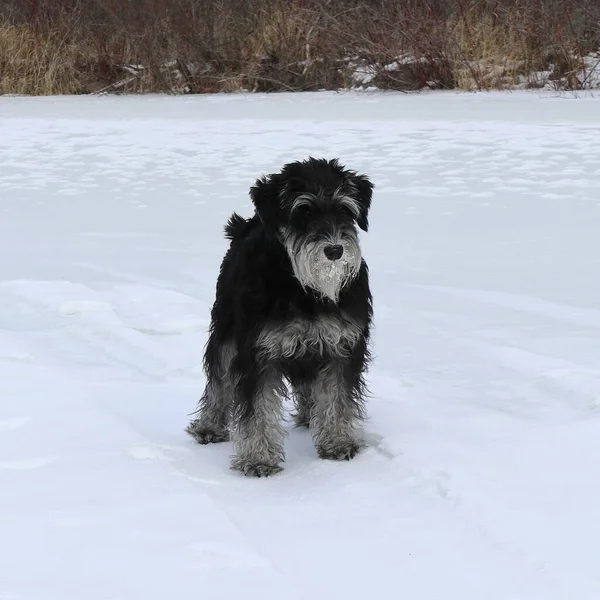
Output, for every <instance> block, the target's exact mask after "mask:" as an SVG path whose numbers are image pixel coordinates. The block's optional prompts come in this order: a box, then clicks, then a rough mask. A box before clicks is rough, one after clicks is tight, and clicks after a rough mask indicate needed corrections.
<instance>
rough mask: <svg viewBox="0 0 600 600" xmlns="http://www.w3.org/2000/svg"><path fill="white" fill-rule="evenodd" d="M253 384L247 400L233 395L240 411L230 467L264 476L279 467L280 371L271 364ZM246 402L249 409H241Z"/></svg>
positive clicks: (282, 386)
mask: <svg viewBox="0 0 600 600" xmlns="http://www.w3.org/2000/svg"><path fill="white" fill-rule="evenodd" d="M240 387H243V386H240ZM257 387H258V389H257V390H256V391H255V394H254V397H253V398H252V401H251V404H248V402H247V401H245V400H244V399H243V398H238V399H237V406H238V408H239V409H240V413H241V414H240V415H239V417H238V418H237V419H236V420H237V423H236V434H235V449H236V452H235V455H234V457H233V459H232V461H231V468H232V469H234V470H235V471H240V472H241V473H243V474H244V475H250V476H253V477H268V476H269V475H274V474H275V473H278V472H279V471H281V470H282V469H283V467H281V463H282V462H283V461H284V447H283V444H284V438H285V430H284V428H283V399H284V398H285V396H286V388H285V384H284V382H283V378H282V375H281V373H279V372H278V371H277V370H276V369H274V368H271V369H269V370H268V371H267V372H266V373H265V374H264V375H263V376H262V377H261V378H260V380H259V383H258V386H257ZM240 393H241V394H243V392H241V391H240ZM249 405H250V406H252V411H251V412H250V413H248V412H244V408H245V407H247V406H249Z"/></svg>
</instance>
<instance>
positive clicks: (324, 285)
mask: <svg viewBox="0 0 600 600" xmlns="http://www.w3.org/2000/svg"><path fill="white" fill-rule="evenodd" d="M282 237H283V245H284V246H285V249H286V250H287V253H288V255H289V257H290V261H291V263H292V268H293V270H294V275H295V276H296V279H298V281H299V282H300V284H301V285H302V287H309V288H312V289H313V290H315V291H316V292H318V293H319V294H321V295H322V296H325V297H327V298H329V299H331V300H333V301H334V302H337V301H338V299H339V296H340V292H341V290H342V289H343V287H344V286H345V285H346V284H347V283H348V282H349V281H351V280H352V279H354V278H355V277H356V276H357V275H358V272H359V270H360V265H361V261H362V254H361V251H360V245H359V243H358V236H357V235H356V233H354V232H353V233H351V234H348V235H347V236H346V237H344V238H339V239H337V238H333V237H332V238H320V239H318V240H313V241H307V240H306V238H305V237H304V236H298V235H296V234H294V233H293V232H289V231H285V232H283V236H282ZM332 244H339V245H341V246H342V247H343V248H344V252H343V254H342V256H341V257H340V258H339V259H338V260H329V259H328V258H327V257H326V256H325V253H324V249H325V247H326V246H330V245H332Z"/></svg>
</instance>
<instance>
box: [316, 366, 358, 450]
mask: <svg viewBox="0 0 600 600" xmlns="http://www.w3.org/2000/svg"><path fill="white" fill-rule="evenodd" d="M361 392H362V379H361V378H360V375H356V373H355V372H353V369H351V368H349V365H347V364H345V363H344V361H340V362H337V361H336V362H332V363H329V364H327V365H325V366H323V367H322V368H321V369H320V370H319V372H318V374H317V375H316V377H315V379H314V382H313V394H314V398H315V405H314V408H313V410H312V414H311V422H310V426H311V429H313V431H314V434H313V438H314V442H315V446H316V448H317V453H318V455H319V457H320V458H325V459H331V460H350V459H351V458H354V456H355V455H356V454H357V453H358V452H359V451H360V448H361V447H362V445H363V442H362V440H361V437H360V429H361V421H362V419H363V412H364V406H363V404H364V403H363V399H362V394H361Z"/></svg>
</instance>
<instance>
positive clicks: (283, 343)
mask: <svg viewBox="0 0 600 600" xmlns="http://www.w3.org/2000/svg"><path fill="white" fill-rule="evenodd" d="M361 335H362V333H361V328H360V326H359V325H358V324H356V323H354V322H352V321H350V320H348V319H346V318H343V317H341V316H337V315H323V316H320V317H317V318H315V319H306V318H296V319H293V320H291V321H285V322H278V323H272V324H269V325H267V326H265V328H264V329H263V330H262V332H261V333H260V335H259V336H258V339H257V346H258V349H259V351H260V352H262V353H264V354H265V355H266V356H267V357H268V358H271V359H294V358H303V357H306V356H307V355H321V356H324V355H328V356H336V355H337V356H345V355H347V354H348V353H349V352H350V351H351V350H352V348H353V347H354V346H355V345H356V343H357V342H358V340H359V339H360V337H361Z"/></svg>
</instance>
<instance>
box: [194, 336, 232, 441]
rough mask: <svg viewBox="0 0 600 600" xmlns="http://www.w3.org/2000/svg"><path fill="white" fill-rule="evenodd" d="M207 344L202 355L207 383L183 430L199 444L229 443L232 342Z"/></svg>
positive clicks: (211, 342) (211, 341)
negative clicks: (190, 418) (191, 418)
mask: <svg viewBox="0 0 600 600" xmlns="http://www.w3.org/2000/svg"><path fill="white" fill-rule="evenodd" d="M214 346H215V343H214V341H213V340H210V341H209V344H208V346H207V352H206V356H205V366H206V373H207V383H206V387H205V389H204V393H203V394H202V397H201V398H200V402H199V405H198V417H197V418H196V419H194V420H193V421H192V422H191V423H190V424H189V425H188V426H187V428H186V431H187V432H188V433H189V434H190V435H191V436H192V437H193V438H194V439H195V440H196V441H197V442H198V443H200V444H211V443H218V442H226V441H227V440H229V425H230V421H231V411H232V402H233V394H234V387H235V385H234V383H235V382H234V381H233V379H232V375H231V361H232V359H233V356H234V354H235V348H234V345H233V343H232V342H226V343H225V344H222V345H221V346H219V347H218V348H215V347H214Z"/></svg>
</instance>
